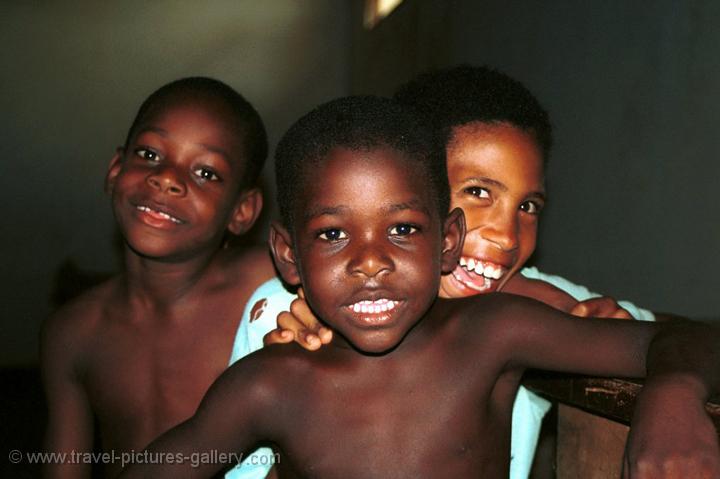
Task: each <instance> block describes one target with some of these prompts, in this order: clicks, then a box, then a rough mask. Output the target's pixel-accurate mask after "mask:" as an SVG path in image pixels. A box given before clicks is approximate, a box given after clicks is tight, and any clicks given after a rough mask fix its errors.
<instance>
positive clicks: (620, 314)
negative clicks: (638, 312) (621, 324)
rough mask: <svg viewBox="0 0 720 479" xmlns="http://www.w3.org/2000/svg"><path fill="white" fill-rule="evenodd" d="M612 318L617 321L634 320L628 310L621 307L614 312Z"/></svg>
mask: <svg viewBox="0 0 720 479" xmlns="http://www.w3.org/2000/svg"><path fill="white" fill-rule="evenodd" d="M610 317H611V318H615V319H634V318H633V316H632V314H630V313H628V312H627V310H626V309H624V308H620V307H618V308H617V309H616V310H615V311H613V312H612V314H611V315H610Z"/></svg>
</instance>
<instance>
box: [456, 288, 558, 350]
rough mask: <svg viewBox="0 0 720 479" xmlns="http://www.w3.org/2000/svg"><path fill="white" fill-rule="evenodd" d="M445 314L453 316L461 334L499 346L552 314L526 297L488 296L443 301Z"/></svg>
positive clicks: (499, 294) (550, 310)
mask: <svg viewBox="0 0 720 479" xmlns="http://www.w3.org/2000/svg"><path fill="white" fill-rule="evenodd" d="M445 303H447V306H446V307H445V311H446V314H448V315H450V316H456V317H457V318H458V319H457V320H458V321H459V323H460V324H462V325H463V326H464V327H463V328H462V331H463V334H464V335H467V336H468V337H471V336H475V337H477V338H478V339H479V340H484V339H486V338H487V337H488V335H489V336H490V337H492V338H493V341H495V342H498V341H500V340H502V339H503V338H505V339H512V338H513V337H515V336H518V334H519V335H521V336H522V335H523V334H524V332H525V331H527V328H530V327H533V325H535V324H537V323H536V321H535V319H536V318H537V317H538V315H543V313H548V312H552V311H554V310H553V309H552V308H550V307H549V306H547V305H545V304H543V303H541V302H539V301H536V300H534V299H531V298H527V297H525V296H518V295H515V294H508V293H491V294H483V295H476V296H471V297H468V298H462V299H457V300H449V301H445Z"/></svg>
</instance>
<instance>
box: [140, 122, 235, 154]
mask: <svg viewBox="0 0 720 479" xmlns="http://www.w3.org/2000/svg"><path fill="white" fill-rule="evenodd" d="M147 132H151V133H156V134H158V135H160V136H162V137H163V138H167V137H168V136H169V134H168V131H167V130H165V129H164V128H160V127H157V126H146V127H144V128H141V129H139V130H138V132H137V134H136V135H135V137H136V138H137V137H138V136H140V135H141V134H142V133H147ZM195 144H196V145H198V146H201V147H203V148H204V149H205V150H207V151H210V152H212V153H217V154H218V155H220V156H222V157H223V158H224V159H225V161H227V162H228V163H232V161H231V157H230V155H229V154H228V152H227V151H225V150H223V149H222V148H218V147H217V146H213V145H208V144H206V143H195Z"/></svg>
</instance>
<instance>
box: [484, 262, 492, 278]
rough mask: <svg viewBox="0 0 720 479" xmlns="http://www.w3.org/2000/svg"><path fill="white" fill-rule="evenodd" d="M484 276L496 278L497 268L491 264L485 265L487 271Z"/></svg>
mask: <svg viewBox="0 0 720 479" xmlns="http://www.w3.org/2000/svg"><path fill="white" fill-rule="evenodd" d="M483 276H485V277H486V278H491V279H495V268H493V267H492V266H490V265H487V266H485V271H483Z"/></svg>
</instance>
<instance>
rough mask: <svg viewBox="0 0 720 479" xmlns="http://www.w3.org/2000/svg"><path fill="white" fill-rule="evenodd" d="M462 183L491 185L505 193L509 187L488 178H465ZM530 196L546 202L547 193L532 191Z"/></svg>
mask: <svg viewBox="0 0 720 479" xmlns="http://www.w3.org/2000/svg"><path fill="white" fill-rule="evenodd" d="M462 183H463V184H465V183H484V184H489V185H492V186H495V187H496V188H498V189H500V190H502V191H503V192H506V191H508V187H507V186H506V185H505V183H503V182H501V181H498V180H494V179H492V178H488V177H486V176H471V177H469V178H465V179H464V180H463V181H462ZM528 196H532V197H536V198H541V199H542V200H545V192H544V191H542V190H540V191H532V192H530V194H529V195H528Z"/></svg>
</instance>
